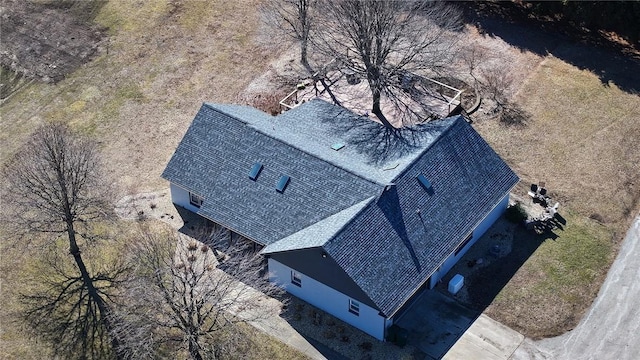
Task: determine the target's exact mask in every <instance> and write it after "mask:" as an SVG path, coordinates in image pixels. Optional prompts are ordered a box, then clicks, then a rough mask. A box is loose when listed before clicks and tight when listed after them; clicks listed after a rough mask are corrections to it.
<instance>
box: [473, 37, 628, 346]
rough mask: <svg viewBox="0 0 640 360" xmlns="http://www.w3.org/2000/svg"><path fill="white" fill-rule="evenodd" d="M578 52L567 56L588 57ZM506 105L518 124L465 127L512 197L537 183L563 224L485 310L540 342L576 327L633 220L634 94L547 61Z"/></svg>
mask: <svg viewBox="0 0 640 360" xmlns="http://www.w3.org/2000/svg"><path fill="white" fill-rule="evenodd" d="M562 50H563V49H560V51H562ZM572 51H578V52H580V51H581V50H580V49H572ZM582 51H584V52H583V53H578V54H576V55H577V56H587V57H588V56H592V57H593V56H598V50H595V49H592V51H593V53H588V52H587V50H586V49H584V50H582ZM609 66H612V67H613V66H615V64H611V65H609ZM516 102H517V104H518V105H519V106H520V107H521V108H522V109H523V110H524V111H525V112H527V113H528V114H529V115H530V118H529V120H528V122H527V124H526V125H525V126H524V127H513V126H511V127H510V126H505V125H501V124H500V123H498V122H496V121H479V122H478V123H476V124H475V127H476V129H478V130H479V132H480V133H481V134H482V136H483V137H484V138H485V139H487V141H489V143H491V145H492V146H493V147H494V149H496V151H497V152H498V153H499V154H500V155H501V156H502V157H503V158H505V159H506V161H507V162H508V163H509V164H510V165H511V166H512V168H513V169H514V170H515V171H516V173H518V174H519V175H520V177H521V178H522V184H521V185H520V186H519V187H517V188H516V192H517V193H518V194H519V195H521V196H526V195H525V194H526V190H527V188H528V185H529V184H530V183H537V182H539V181H545V182H546V186H547V188H548V189H549V191H550V194H551V197H552V198H553V199H554V200H555V201H559V202H560V212H561V214H562V215H563V216H564V217H565V218H566V219H567V225H566V226H565V228H564V230H558V231H556V233H557V235H558V238H557V239H555V240H550V239H548V240H545V241H543V242H541V243H540V246H539V247H538V248H537V250H536V251H535V252H534V253H533V254H532V255H531V256H530V257H529V258H528V260H527V261H526V262H525V263H524V264H523V265H522V267H521V268H520V269H519V270H518V271H517V272H516V273H515V276H513V278H512V279H511V280H510V281H509V282H508V283H507V284H506V286H505V287H504V288H503V289H502V291H501V292H500V293H499V294H498V295H497V297H496V298H495V300H494V301H493V302H492V303H491V304H490V305H489V307H488V308H487V310H486V311H487V313H488V314H489V315H490V316H491V317H493V318H495V319H496V320H498V321H501V322H503V323H505V324H506V325H508V326H510V327H513V328H514V329H516V330H519V331H521V332H522V333H524V334H525V335H527V336H530V337H533V338H541V337H549V336H555V335H559V334H561V333H563V332H565V331H568V330H570V329H572V328H573V327H575V326H576V325H577V323H578V322H579V321H580V319H581V318H582V316H583V314H584V313H585V311H586V310H587V309H588V307H589V306H590V305H591V303H592V302H593V300H594V298H595V296H596V295H597V293H598V290H599V288H600V285H601V284H602V281H603V280H604V277H605V276H606V272H607V270H608V269H609V266H610V264H611V262H612V261H613V259H614V257H615V255H616V254H617V250H618V248H619V245H620V241H621V240H622V237H623V236H624V234H625V232H626V230H627V229H628V227H629V224H630V223H631V220H632V218H633V217H634V216H635V215H637V214H638V210H639V204H638V199H639V197H640V143H638V141H637V139H639V138H640V123H638V122H637V119H638V115H639V114H640V97H638V95H636V94H633V93H629V92H625V91H623V90H621V89H620V88H618V86H617V85H616V84H615V83H611V82H608V83H603V82H602V81H601V80H600V78H598V76H597V74H594V73H593V72H591V71H587V70H582V69H580V68H579V67H577V66H574V65H571V64H569V63H567V62H564V61H562V60H560V59H558V58H556V57H554V56H552V55H549V56H547V57H546V58H545V59H544V60H543V61H542V62H541V63H540V65H539V66H538V67H537V69H536V70H535V71H534V72H533V73H532V74H531V75H530V77H529V78H528V79H527V81H526V82H525V83H524V85H523V86H522V88H521V89H520V91H519V92H518V93H517V95H516ZM517 236H518V234H517V233H516V237H517ZM517 241H536V240H532V239H531V236H529V235H522V238H520V239H517V238H516V239H515V240H514V242H517ZM514 246H516V245H514Z"/></svg>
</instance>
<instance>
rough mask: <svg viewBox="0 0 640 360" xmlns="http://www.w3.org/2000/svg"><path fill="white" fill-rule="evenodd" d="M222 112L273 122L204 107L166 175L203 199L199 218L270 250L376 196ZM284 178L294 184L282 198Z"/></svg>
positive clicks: (352, 178) (361, 182)
mask: <svg viewBox="0 0 640 360" xmlns="http://www.w3.org/2000/svg"><path fill="white" fill-rule="evenodd" d="M223 111H226V112H228V113H233V114H235V115H239V114H240V115H248V116H250V117H254V118H260V119H261V120H262V121H265V122H266V121H269V120H272V119H273V117H271V116H269V115H267V114H264V116H261V113H259V112H257V111H255V110H249V109H248V108H246V107H241V106H220V105H216V106H215V107H214V106H212V105H209V104H205V105H203V106H202V107H201V109H200V111H199V112H198V114H197V115H196V117H195V119H194V120H193V123H192V124H191V126H190V127H189V129H188V130H187V133H186V134H185V136H184V138H183V139H182V141H181V142H180V145H178V148H177V149H176V151H175V153H174V155H173V157H172V158H171V160H170V161H169V164H168V165H167V167H166V169H165V170H164V172H163V173H162V177H163V178H165V179H167V180H169V181H170V182H172V183H175V184H177V185H179V186H181V187H183V188H185V189H188V190H189V191H192V192H195V193H197V194H199V195H201V196H203V197H204V203H203V205H202V207H201V208H200V210H199V211H198V213H199V214H200V215H202V216H204V217H207V218H209V219H211V220H213V221H215V222H218V223H220V224H222V225H224V226H226V227H228V228H230V229H232V230H234V231H236V232H238V233H240V234H242V235H244V236H246V237H248V238H250V239H252V240H254V241H257V242H259V243H262V244H270V243H273V242H275V241H277V240H280V239H282V238H284V237H286V236H288V235H291V234H293V233H295V232H297V231H299V230H301V229H304V228H306V227H309V226H311V225H313V224H315V223H317V222H319V221H320V220H322V219H325V218H327V217H329V216H330V215H333V214H335V213H338V212H340V211H342V210H343V209H345V208H349V207H351V206H353V205H355V204H357V203H359V202H361V201H363V200H365V199H367V198H369V197H371V196H375V195H376V194H377V193H378V186H377V185H376V184H374V183H372V182H370V181H367V180H365V179H363V178H361V177H358V176H356V175H354V174H353V173H350V172H348V171H345V170H343V169H340V168H337V167H335V166H332V165H331V164H329V163H327V162H325V161H322V160H321V159H318V158H317V157H315V156H312V155H309V154H307V153H305V152H303V151H301V150H299V149H297V148H294V147H292V146H288V145H287V144H285V143H283V142H282V141H279V140H277V139H275V138H273V137H271V136H269V135H265V134H264V133H262V132H260V131H256V129H254V128H253V127H251V126H249V125H247V123H246V122H244V121H242V120H240V119H238V118H235V117H233V116H231V115H229V114H228V113H225V112H223ZM243 120H244V119H243ZM256 162H260V163H262V164H263V165H264V168H263V170H262V172H261V173H260V175H259V176H258V178H257V180H256V181H252V180H250V179H249V171H250V169H251V167H252V166H253V164H254V163H256ZM281 175H288V176H290V177H291V180H290V183H289V185H288V187H287V188H286V190H285V191H284V193H279V192H277V191H276V183H277V182H278V180H279V178H280V176H281Z"/></svg>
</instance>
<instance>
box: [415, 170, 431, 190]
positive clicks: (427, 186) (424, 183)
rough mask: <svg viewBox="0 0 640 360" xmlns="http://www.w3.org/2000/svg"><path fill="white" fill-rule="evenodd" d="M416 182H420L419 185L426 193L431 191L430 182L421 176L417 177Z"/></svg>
mask: <svg viewBox="0 0 640 360" xmlns="http://www.w3.org/2000/svg"><path fill="white" fill-rule="evenodd" d="M418 181H420V185H422V187H424V189H425V190H427V191H433V186H431V182H430V181H429V180H428V179H427V178H426V177H425V176H424V175H423V174H420V175H418Z"/></svg>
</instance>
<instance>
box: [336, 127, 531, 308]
mask: <svg viewBox="0 0 640 360" xmlns="http://www.w3.org/2000/svg"><path fill="white" fill-rule="evenodd" d="M455 119H456V120H455V122H454V123H453V124H452V126H450V127H449V128H448V129H447V130H446V131H445V132H444V133H442V134H441V135H440V137H439V138H438V139H437V140H436V141H435V142H434V143H433V144H431V145H430V146H429V148H427V150H426V151H425V152H424V154H423V155H422V156H421V157H419V158H418V159H417V160H416V161H415V162H414V163H413V164H412V165H411V166H409V167H407V168H406V169H405V171H404V172H403V173H401V174H399V175H398V177H397V178H396V179H394V180H393V183H394V184H395V186H393V187H390V188H389V190H388V191H385V192H384V193H383V195H381V196H380V198H379V200H378V201H377V202H374V203H372V204H370V205H369V206H368V207H367V208H366V209H365V210H363V211H362V212H360V213H359V214H358V215H357V216H356V217H355V218H354V219H353V220H352V222H351V223H350V224H349V225H347V226H346V227H345V228H344V229H343V230H342V231H341V233H340V234H338V235H337V236H335V237H334V238H333V239H331V240H330V241H328V242H327V243H326V244H325V245H324V249H325V250H326V251H327V253H328V254H329V255H330V256H332V257H333V258H334V259H335V260H336V262H337V263H338V264H339V265H340V266H341V267H342V268H343V269H344V270H345V271H346V272H347V273H348V274H349V276H350V277H351V278H352V279H353V280H354V281H355V282H356V283H357V284H358V285H359V286H360V287H361V288H362V290H364V292H365V293H367V294H368V295H369V297H370V298H371V299H372V300H373V301H374V302H375V303H376V305H377V306H378V308H379V309H380V310H381V311H382V312H383V313H384V314H386V315H388V316H389V315H391V314H393V313H394V312H395V311H396V310H397V309H398V308H399V307H401V306H402V304H403V303H404V302H405V301H406V300H407V299H408V298H409V297H410V296H411V294H412V293H413V292H414V291H415V290H416V289H417V288H418V287H419V286H420V285H421V284H422V283H423V282H424V281H425V279H427V278H428V277H429V276H430V275H431V274H432V273H433V272H434V271H435V270H436V269H437V268H438V266H440V265H441V263H442V262H443V261H444V260H445V259H446V258H447V257H448V256H449V255H450V254H451V253H452V252H453V251H454V250H455V248H456V247H457V246H458V245H459V244H460V243H461V242H462V241H463V240H464V238H465V237H466V236H467V235H468V234H469V233H471V231H472V230H473V229H474V228H475V227H476V226H477V225H478V224H479V223H480V222H481V221H482V220H483V219H484V217H485V216H486V215H487V214H488V213H489V212H490V211H491V210H492V209H493V207H494V206H495V205H497V203H498V202H499V201H500V200H501V199H502V198H503V197H504V196H505V194H506V193H508V192H509V190H510V189H511V188H512V187H513V186H514V185H515V184H516V183H517V182H518V177H517V176H516V174H515V173H513V171H512V170H511V169H510V168H509V167H508V165H507V164H506V163H505V162H504V161H503V160H502V159H501V158H500V157H499V156H498V155H497V154H496V153H495V152H494V151H493V149H491V147H490V146H489V145H488V144H487V143H486V142H485V141H484V140H483V139H482V138H481V137H480V135H479V134H478V133H477V132H476V131H475V130H474V129H473V128H472V127H471V125H469V124H468V123H467V122H466V121H464V119H463V118H462V117H457V118H455ZM419 174H423V175H424V176H425V177H426V178H427V179H428V180H429V181H430V182H431V184H432V189H431V190H430V191H428V190H426V189H425V188H424V187H423V186H422V185H421V184H420V182H419V181H418V180H417V176H418V175H419Z"/></svg>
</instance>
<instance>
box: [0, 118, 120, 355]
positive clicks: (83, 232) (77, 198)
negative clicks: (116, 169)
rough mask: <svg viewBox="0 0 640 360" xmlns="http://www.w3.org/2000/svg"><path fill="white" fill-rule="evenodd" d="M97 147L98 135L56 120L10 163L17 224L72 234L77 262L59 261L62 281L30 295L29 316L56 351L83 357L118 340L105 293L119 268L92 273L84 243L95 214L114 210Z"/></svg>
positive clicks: (6, 197)
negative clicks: (108, 205)
mask: <svg viewBox="0 0 640 360" xmlns="http://www.w3.org/2000/svg"><path fill="white" fill-rule="evenodd" d="M97 151H98V150H97V146H96V144H95V143H94V142H92V141H90V140H89V139H87V138H85V137H81V136H79V135H77V134H74V133H73V132H71V131H70V130H69V129H68V128H67V127H66V126H65V125H62V124H49V125H45V126H42V127H41V128H39V129H37V130H36V131H35V132H34V133H33V135H32V136H31V138H30V139H29V140H28V141H27V143H26V144H25V145H24V146H23V147H22V148H21V149H20V150H19V151H18V152H17V153H16V154H15V156H14V157H13V158H12V159H11V160H10V161H9V162H8V163H7V165H6V166H5V167H4V169H3V175H4V176H5V178H6V180H7V186H6V190H7V192H6V194H3V201H5V202H6V207H7V208H8V209H10V212H11V214H10V219H9V225H10V226H11V228H12V229H13V230H15V233H16V234H17V235H22V236H21V238H22V239H25V238H26V235H28V234H33V233H46V234H52V235H53V236H52V237H51V238H52V239H54V240H56V239H60V237H61V236H64V237H66V246H65V248H66V249H67V250H68V252H69V254H71V256H72V257H73V260H74V262H73V263H74V265H75V266H74V269H73V271H71V270H69V269H67V268H64V269H63V268H62V267H52V272H53V273H57V274H58V275H59V276H57V277H54V278H55V279H57V281H53V282H52V283H50V285H51V286H50V289H49V291H44V292H42V293H40V294H37V295H33V296H31V297H30V298H29V299H30V301H29V305H30V306H31V307H30V308H28V309H27V310H26V318H27V320H28V321H29V323H30V324H31V325H32V326H33V327H35V328H36V330H37V332H38V333H39V334H41V335H42V336H43V337H44V338H45V339H47V340H50V342H51V343H52V345H53V347H54V350H55V351H56V352H59V353H66V354H67V355H73V356H74V357H76V356H77V357H80V358H103V357H105V356H109V354H111V352H110V349H111V348H113V347H117V345H118V340H117V339H116V338H113V337H110V336H109V335H108V333H109V330H110V328H111V326H112V324H111V323H110V321H109V316H108V315H109V312H110V311H111V310H110V307H109V304H108V303H107V300H106V298H105V296H106V293H105V289H107V288H109V286H110V285H105V284H106V283H111V281H112V280H114V278H112V275H113V274H109V275H108V274H106V273H96V274H91V272H90V270H89V269H88V267H87V265H86V264H85V261H84V259H83V257H82V252H81V250H80V248H81V244H82V243H87V242H89V240H90V239H91V224H92V223H93V220H97V219H99V218H102V217H105V215H106V213H105V211H104V209H106V202H105V200H104V198H103V197H102V196H101V195H100V191H101V190H103V187H102V185H101V179H102V177H101V174H100V171H99V162H98V153H97ZM57 244H59V242H56V241H52V242H50V245H52V247H54V246H56V245H57ZM57 250H60V249H59V248H58V249H57ZM55 259H58V260H61V257H55ZM52 265H55V262H54V264H52ZM48 281H49V282H51V278H49V280H48ZM99 283H100V284H99ZM109 345H111V346H109Z"/></svg>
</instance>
